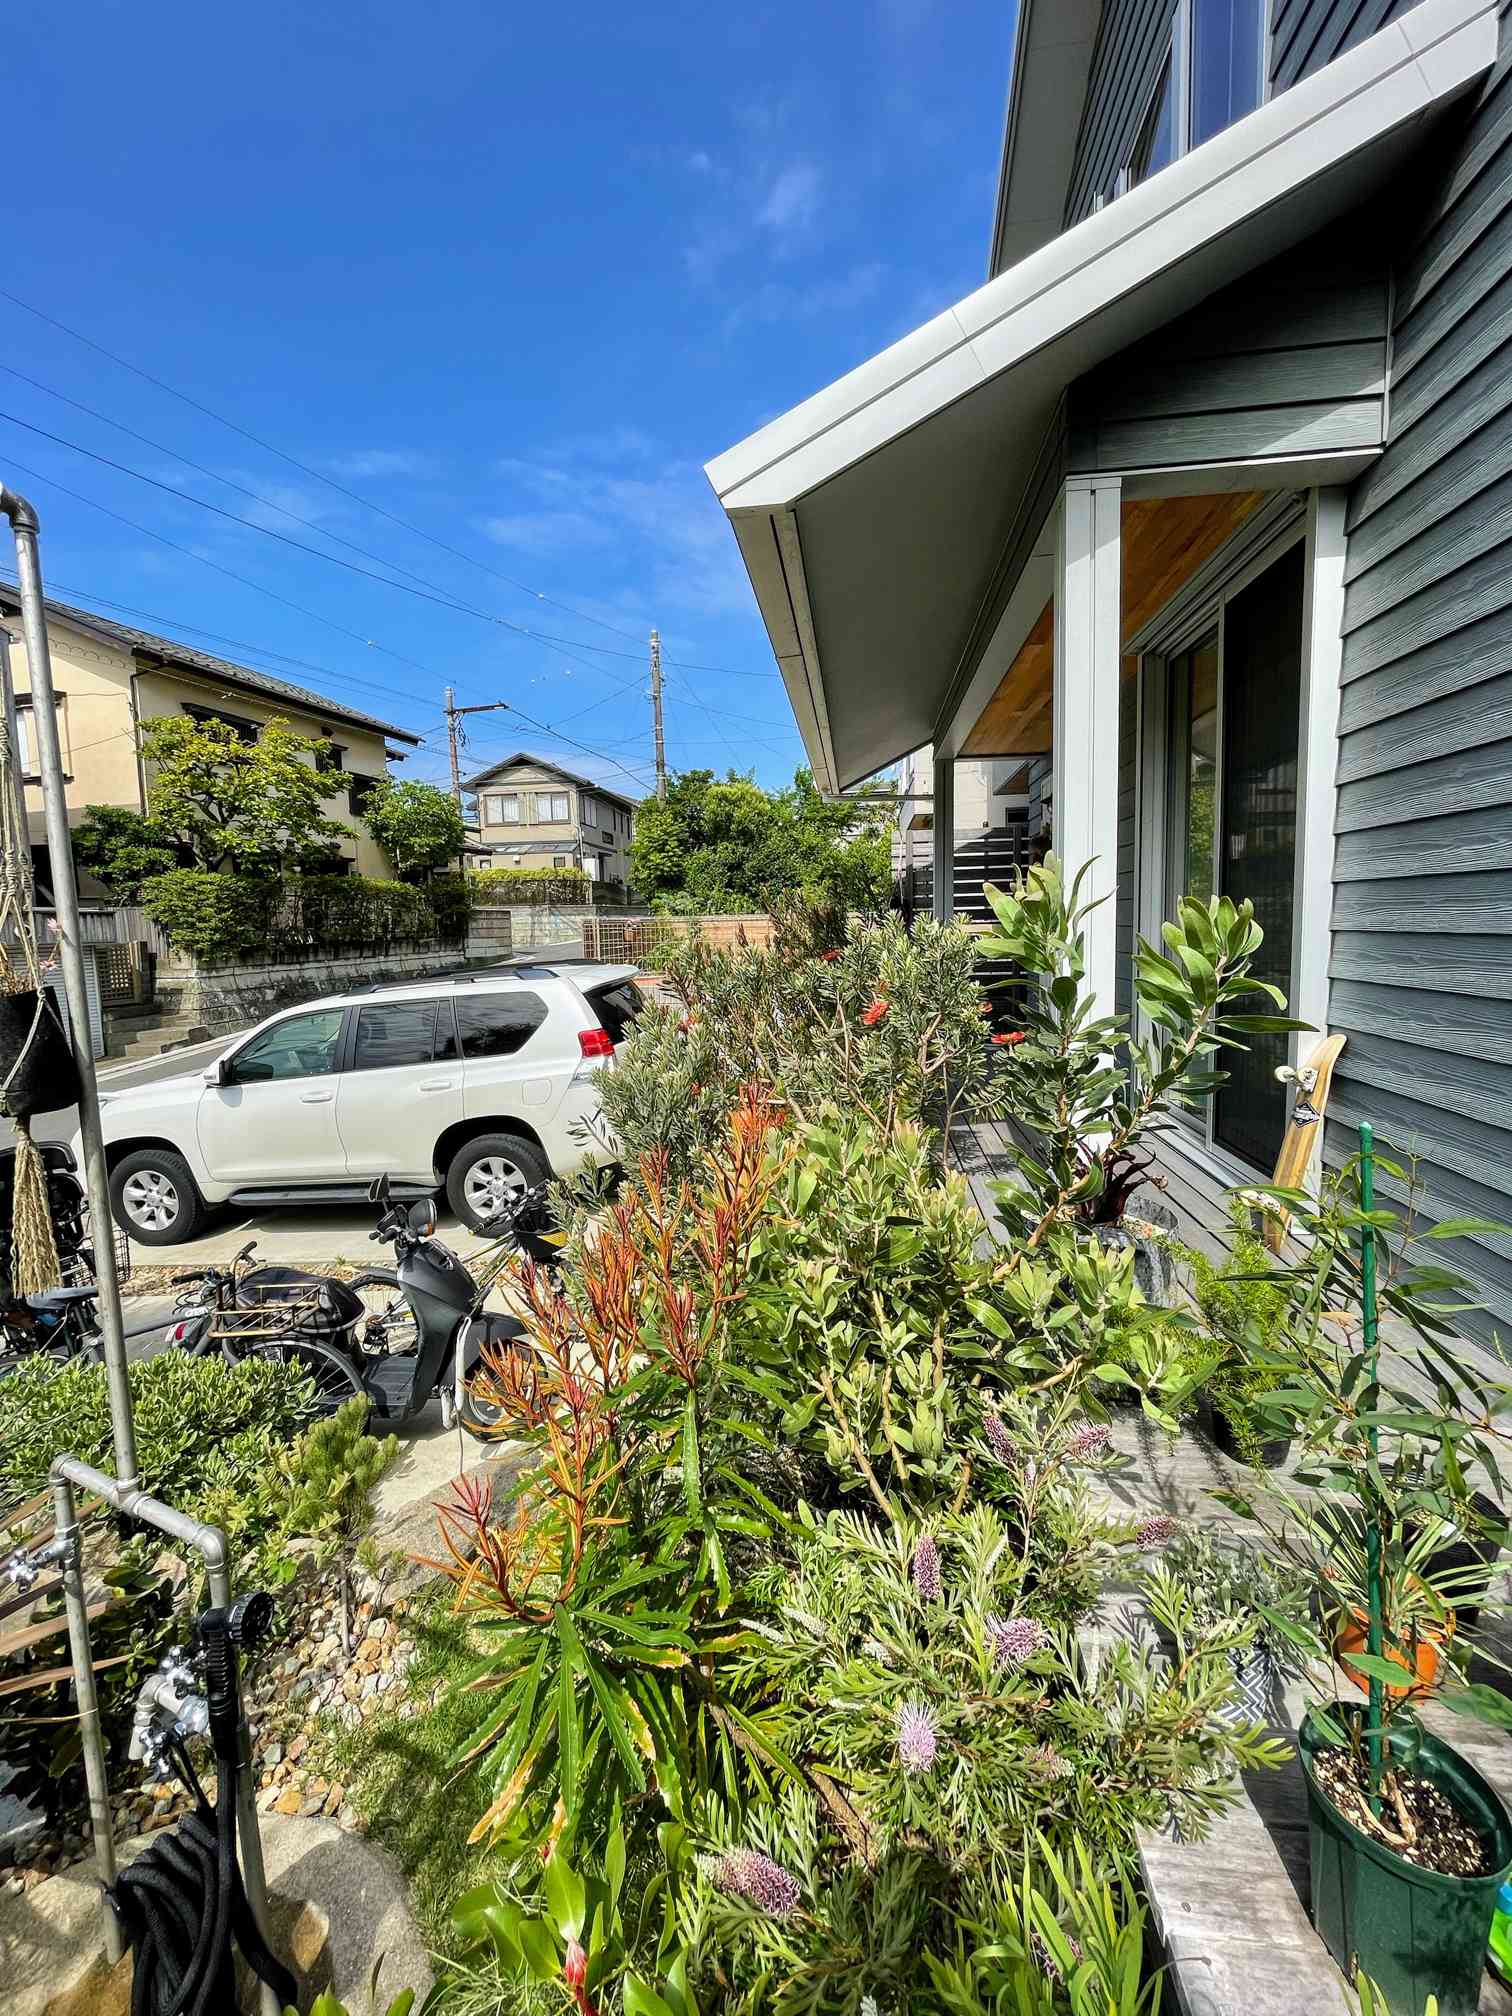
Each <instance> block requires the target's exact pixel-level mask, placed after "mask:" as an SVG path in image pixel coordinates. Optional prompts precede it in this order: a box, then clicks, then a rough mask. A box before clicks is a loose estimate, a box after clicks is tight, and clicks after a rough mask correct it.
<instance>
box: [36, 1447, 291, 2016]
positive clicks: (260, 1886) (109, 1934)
mask: <svg viewBox="0 0 1512 2016" xmlns="http://www.w3.org/2000/svg"><path fill="white" fill-rule="evenodd" d="M49 1474H50V1480H51V1483H52V1489H53V1508H54V1514H55V1518H56V1525H57V1532H56V1535H55V1537H56V1538H57V1539H58V1540H59V1541H61V1542H63V1543H64V1544H65V1545H66V1547H67V1550H68V1551H67V1555H66V1557H65V1564H64V1569H63V1600H64V1604H65V1606H66V1608H67V1612H68V1639H69V1646H70V1649H71V1651H72V1654H73V1663H74V1675H75V1679H76V1682H77V1685H78V1700H79V1739H80V1742H81V1743H82V1745H83V1749H84V1777H85V1782H86V1784H87V1785H88V1788H89V1821H90V1830H91V1832H92V1834H93V1836H94V1849H95V1866H96V1868H97V1869H98V1870H99V1873H100V1881H101V1883H102V1884H104V1885H105V1886H106V1887H107V1888H108V1887H109V1886H110V1885H111V1884H112V1883H114V1882H115V1878H116V1858H115V1837H114V1833H113V1831H112V1827H111V1813H110V1792H109V1788H108V1787H107V1785H106V1782H105V1739H104V1735H103V1732H102V1730H101V1728H100V1704H99V1696H98V1694H97V1692H96V1689H95V1679H94V1662H93V1654H92V1651H91V1647H90V1639H89V1614H88V1607H87V1605H86V1603H85V1600H84V1570H83V1560H82V1549H81V1547H80V1544H79V1524H78V1513H77V1509H76V1506H75V1501H74V1486H75V1485H77V1486H79V1488H80V1489H82V1490H84V1491H88V1492H91V1493H93V1494H94V1495H95V1496H96V1497H98V1498H103V1499H104V1501H105V1503H106V1504H107V1505H109V1506H110V1508H111V1510H112V1511H114V1512H119V1513H120V1514H121V1516H122V1517H123V1518H126V1519H137V1520H140V1521H141V1523H142V1524H143V1525H144V1526H153V1527H156V1529H157V1531H158V1532H159V1533H166V1534H167V1535H168V1537H169V1538H170V1539H171V1540H177V1541H178V1542H179V1543H180V1544H181V1545H182V1546H184V1547H188V1548H192V1549H193V1551H194V1552H195V1553H196V1554H198V1555H199V1557H200V1559H201V1560H202V1561H203V1562H204V1564H205V1573H206V1578H207V1580H208V1582H209V1585H210V1601H211V1603H212V1605H213V1606H214V1607H215V1608H217V1609H221V1610H225V1609H229V1608H230V1605H231V1598H232V1588H231V1551H230V1548H229V1547H228V1545H227V1543H226V1536H225V1534H224V1533H223V1532H222V1531H221V1529H220V1528H219V1526H207V1525H206V1524H205V1522H204V1521H203V1520H202V1519H191V1518H190V1517H189V1515H188V1514H187V1513H185V1512H176V1511H175V1510H174V1508H173V1507H172V1506H171V1505H164V1504H162V1503H161V1502H160V1500H158V1499H156V1498H152V1497H149V1496H148V1494H147V1493H146V1492H145V1491H144V1490H143V1489H142V1488H141V1486H140V1485H139V1484H136V1483H132V1484H129V1485H128V1484H123V1483H120V1482H118V1481H117V1480H116V1479H115V1478H114V1477H107V1476H106V1474H105V1472H104V1471H103V1470H96V1469H94V1468H93V1466H92V1465H90V1464H88V1463H84V1462H81V1461H80V1459H79V1458H78V1457H77V1456H60V1457H58V1458H57V1460H56V1461H55V1462H54V1464H53V1466H52V1470H51V1472H50V1473H49ZM237 1749H238V1751H239V1753H240V1755H239V1757H238V1759H237V1772H236V1819H237V1831H238V1833H239V1835H240V1838H241V1862H242V1882H243V1885H244V1887H245V1889H246V1893H247V1903H248V1906H249V1907H250V1909H251V1912H252V1916H253V1917H254V1918H255V1919H256V1921H257V1925H258V1928H259V1930H260V1931H261V1932H262V1935H263V1937H264V1938H265V1939H266V1938H267V1937H268V1879H267V1875H266V1872H265V1870H264V1868H263V1855H262V1836H261V1834H260V1833H259V1832H258V1826H257V1802H256V1798H255V1796H254V1793H253V1787H252V1743H251V1733H250V1731H249V1730H248V1727H247V1711H246V1708H245V1705H243V1706H242V1710H241V1715H240V1718H239V1731H238V1738H237ZM105 1950H106V1952H107V1953H108V1954H109V1956H110V1959H111V1962H112V1964H113V1963H114V1962H115V1961H117V1960H119V1959H120V1957H121V1952H122V1946H121V1928H120V1926H119V1924H118V1923H117V1920H116V1915H115V1913H114V1912H113V1911H108V1912H107V1914H106V1920H105ZM259 2000H260V2007H261V2011H262V2016H280V2011H279V2005H278V1999H277V1997H276V1996H275V1995H274V1993H273V1991H272V1989H271V1988H269V1987H267V1986H266V1985H265V1984H264V1985H262V1986H261V1987H260V1990H259Z"/></svg>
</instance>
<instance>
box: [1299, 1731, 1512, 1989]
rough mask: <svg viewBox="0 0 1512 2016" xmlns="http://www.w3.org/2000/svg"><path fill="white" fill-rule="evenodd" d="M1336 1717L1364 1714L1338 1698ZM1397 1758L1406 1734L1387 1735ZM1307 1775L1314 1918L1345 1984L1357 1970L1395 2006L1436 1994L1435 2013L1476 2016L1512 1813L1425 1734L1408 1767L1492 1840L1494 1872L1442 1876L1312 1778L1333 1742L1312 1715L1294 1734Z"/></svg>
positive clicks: (1509, 1856)
mask: <svg viewBox="0 0 1512 2016" xmlns="http://www.w3.org/2000/svg"><path fill="white" fill-rule="evenodd" d="M1332 1712H1333V1714H1334V1716H1335V1717H1336V1718H1337V1719H1338V1720H1340V1721H1350V1722H1355V1723H1358V1722H1359V1721H1360V1719H1361V1714H1362V1710H1361V1709H1360V1708H1359V1707H1358V1706H1356V1705H1352V1704H1350V1705H1346V1704H1345V1703H1342V1702H1340V1703H1336V1704H1335V1706H1334V1708H1333V1711H1332ZM1387 1740H1388V1743H1389V1746H1390V1749H1391V1752H1392V1755H1393V1756H1394V1757H1403V1756H1405V1754H1406V1752H1407V1748H1408V1733H1407V1731H1405V1730H1402V1731H1397V1732H1389V1733H1388V1739H1387ZM1299 1742H1300V1747H1301V1752H1302V1771H1303V1775H1304V1777H1305V1778H1306V1781H1307V1821H1308V1846H1309V1850H1310V1856H1311V1862H1312V1914H1313V1924H1314V1925H1315V1926H1316V1927H1317V1929H1318V1933H1319V1936H1320V1937H1321V1938H1322V1940H1323V1943H1324V1944H1325V1945H1326V1946H1327V1948H1328V1950H1329V1952H1330V1953H1331V1954H1332V1955H1333V1958H1334V1960H1335V1961H1336V1962H1337V1964H1338V1965H1339V1967H1340V1968H1341V1969H1342V1970H1343V1972H1344V1974H1345V1976H1346V1977H1347V1978H1348V1979H1349V1980H1351V1981H1352V1980H1353V1979H1354V1977H1355V1973H1356V1971H1357V1970H1360V1969H1363V1971H1364V1972H1365V1973H1366V1974H1368V1975H1369V1976H1370V1978H1371V1979H1372V1980H1373V1981H1374V1982H1375V1983H1376V1985H1377V1986H1378V1987H1379V1988H1380V1990H1381V1992H1382V1993H1383V1995H1384V1996H1385V1998H1386V2002H1387V2006H1388V2007H1389V2008H1391V2009H1393V2010H1396V2009H1400V2010H1403V2011H1416V2010H1421V2009H1422V2008H1423V2007H1424V2005H1425V2004H1426V2002H1427V1999H1428V1997H1429V1996H1430V1995H1436V1996H1437V1997H1438V2007H1439V2016H1476V2011H1477V2009H1478V2008H1479V2006H1480V1994H1481V1976H1482V1973H1483V1971H1484V1969H1485V1964H1486V1941H1487V1939H1488V1937H1489V1935H1490V1931H1491V1914H1492V1912H1493V1911H1494V1910H1495V1908H1496V1893H1497V1891H1498V1890H1499V1889H1500V1888H1501V1885H1502V1882H1503V1880H1504V1879H1505V1878H1506V1876H1507V1875H1508V1873H1509V1871H1512V1818H1509V1816H1508V1813H1507V1809H1506V1807H1505V1806H1503V1804H1502V1802H1501V1800H1500V1799H1499V1798H1498V1797H1497V1795H1496V1793H1495V1792H1494V1791H1493V1790H1492V1789H1491V1787H1490V1786H1489V1785H1488V1784H1487V1783H1486V1781H1485V1779H1484V1778H1483V1777H1482V1776H1481V1774H1480V1773H1479V1771H1477V1770H1476V1769H1475V1767H1474V1765H1472V1764H1468V1763H1467V1762H1466V1761H1465V1759H1464V1758H1463V1757H1461V1756H1460V1754H1459V1752H1458V1751H1457V1750H1452V1749H1451V1748H1450V1747H1449V1745H1448V1744H1447V1743H1441V1742H1439V1740H1438V1739H1437V1737H1434V1736H1428V1735H1424V1736H1423V1737H1422V1739H1421V1742H1422V1748H1421V1750H1420V1751H1419V1753H1418V1756H1417V1757H1416V1759H1415V1760H1414V1762H1413V1767H1412V1768H1413V1769H1414V1770H1417V1771H1420V1772H1421V1773H1422V1775H1423V1776H1424V1777H1425V1778H1430V1779H1432V1780H1433V1782H1434V1783H1435V1784H1436V1785H1439V1786H1441V1787H1442V1788H1443V1790H1444V1792H1445V1793H1446V1794H1447V1795H1448V1797H1449V1798H1450V1799H1452V1800H1453V1802H1454V1804H1455V1806H1456V1807H1457V1808H1458V1809H1459V1811H1460V1812H1461V1813H1462V1814H1463V1815H1464V1816H1465V1818H1466V1819H1467V1820H1469V1821H1470V1822H1471V1824H1472V1825H1473V1826H1474V1827H1475V1828H1476V1829H1477V1830H1478V1832H1479V1833H1480V1834H1481V1835H1482V1836H1483V1837H1484V1838H1485V1839H1486V1841H1487V1842H1488V1843H1489V1845H1490V1851H1491V1854H1490V1859H1491V1863H1492V1869H1491V1873H1490V1874H1489V1875H1486V1876H1474V1877H1467V1876H1439V1875H1436V1874H1435V1873H1434V1872H1433V1871H1432V1870H1428V1869H1419V1868H1418V1867H1417V1866H1416V1865H1415V1864H1414V1863H1411V1862H1404V1861H1403V1859H1402V1857H1401V1856H1400V1855H1397V1854H1394V1853H1393V1852H1392V1850H1391V1849H1390V1848H1388V1847H1386V1845H1385V1844H1384V1842H1380V1841H1373V1840H1372V1839H1371V1838H1370V1837H1369V1836H1368V1835H1366V1834H1362V1833H1361V1832H1360V1830H1359V1829H1358V1828H1357V1827H1356V1826H1354V1825H1353V1824H1352V1822H1350V1821H1348V1820H1346V1819H1345V1818H1344V1815H1343V1814H1342V1813H1341V1812H1340V1811H1339V1809H1338V1808H1337V1807H1336V1806H1335V1805H1334V1803H1333V1801H1332V1800H1331V1799H1330V1798H1329V1797H1328V1795H1327V1793H1326V1792H1324V1790H1323V1789H1322V1787H1321V1786H1320V1785H1319V1784H1318V1782H1317V1779H1316V1778H1315V1776H1314V1775H1313V1757H1314V1755H1315V1753H1316V1752H1317V1751H1319V1750H1322V1749H1326V1748H1328V1747H1329V1744H1328V1739H1327V1737H1325V1736H1324V1735H1323V1734H1322V1733H1321V1731H1320V1730H1319V1729H1318V1728H1317V1726H1316V1724H1315V1723H1314V1722H1313V1720H1312V1718H1311V1716H1308V1717H1305V1718H1304V1720H1303V1723H1302V1728H1301V1731H1300V1732H1299Z"/></svg>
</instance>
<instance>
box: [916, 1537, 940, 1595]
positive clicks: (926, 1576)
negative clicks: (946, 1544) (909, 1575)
mask: <svg viewBox="0 0 1512 2016" xmlns="http://www.w3.org/2000/svg"><path fill="white" fill-rule="evenodd" d="M913 1585H914V1589H915V1591H916V1592H917V1594H918V1597H919V1600H920V1602H922V1603H938V1602H939V1600H940V1588H941V1584H940V1550H939V1548H938V1546H937V1545H936V1544H935V1537H934V1535H933V1534H932V1533H921V1534H920V1535H919V1544H918V1546H917V1547H915V1548H914V1556H913Z"/></svg>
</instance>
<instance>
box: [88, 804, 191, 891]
mask: <svg viewBox="0 0 1512 2016" xmlns="http://www.w3.org/2000/svg"><path fill="white" fill-rule="evenodd" d="M86 809H87V811H88V815H89V816H88V818H86V819H85V821H84V823H83V824H82V825H81V826H77V827H75V829H74V836H73V851H74V860H75V861H76V862H77V863H78V865H79V867H80V868H82V869H84V870H85V871H86V872H87V873H88V874H90V875H93V876H94V878H95V880H96V881H97V882H103V883H104V885H105V887H106V888H107V889H108V890H109V891H110V893H111V895H112V896H118V897H119V898H120V899H121V901H122V902H123V903H132V902H135V901H136V899H137V897H138V896H139V895H140V894H141V889H142V884H143V883H144V882H146V881H149V880H150V879H151V878H152V877H153V876H154V875H166V874H168V873H169V872H170V871H171V870H172V869H174V868H177V867H178V865H179V849H178V843H177V841H176V840H175V839H174V836H173V834H172V832H171V831H170V830H169V828H168V827H166V826H165V825H163V824H162V822H161V821H160V820H157V819H148V818H145V817H144V816H143V815H142V814H141V813H140V812H133V811H131V810H130V809H129V808H128V807H127V806H125V805H90V806H88V807H87V808H86Z"/></svg>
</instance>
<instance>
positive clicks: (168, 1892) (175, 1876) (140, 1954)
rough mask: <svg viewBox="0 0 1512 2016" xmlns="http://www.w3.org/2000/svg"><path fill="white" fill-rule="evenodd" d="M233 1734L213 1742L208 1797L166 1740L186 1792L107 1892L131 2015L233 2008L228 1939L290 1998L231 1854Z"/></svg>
mask: <svg viewBox="0 0 1512 2016" xmlns="http://www.w3.org/2000/svg"><path fill="white" fill-rule="evenodd" d="M238 1745H239V1735H238V1733H237V1732H232V1734H231V1737H230V1740H229V1741H228V1740H227V1739H226V1735H225V1732H224V1731H222V1732H220V1733H219V1734H218V1738H217V1742H216V1753H217V1754H216V1788H217V1789H216V1803H215V1805H214V1807H212V1806H211V1805H210V1803H209V1801H208V1800H207V1799H206V1798H205V1795H204V1792H203V1791H202V1790H201V1787H200V1784H199V1780H198V1779H197V1778H196V1776H195V1773H194V1767H193V1765H192V1764H191V1763H190V1761H189V1756H188V1753H187V1751H186V1750H185V1749H184V1746H183V1744H182V1742H180V1741H175V1743H174V1746H173V1749H174V1756H175V1760H176V1762H177V1763H178V1767H179V1773H180V1776H181V1777H182V1778H183V1780H184V1784H185V1787H186V1789H187V1790H188V1791H189V1792H190V1794H191V1796H192V1797H193V1799H194V1801H195V1806H194V1810H193V1812H191V1813H186V1814H185V1815H184V1817H183V1819H182V1820H181V1821H180V1822H179V1823H178V1825H177V1827H176V1828H174V1829H173V1830H172V1831H171V1832H166V1833H163V1834H160V1835H158V1836H157V1838H156V1839H155V1840H154V1841H153V1842H152V1844H151V1845H150V1846H149V1847H148V1848H147V1849H146V1850H144V1852H143V1853H142V1854H141V1855H140V1856H138V1858H137V1860H136V1861H135V1862H133V1863H132V1864H131V1866H130V1867H129V1868H126V1869H123V1870H122V1871H121V1873H120V1875H119V1876H118V1877H117V1878H116V1881H115V1884H114V1886H113V1888H112V1889H111V1891H110V1901H111V1903H112V1905H113V1906H114V1908H115V1911H116V1914H117V1916H118V1917H119V1918H120V1921H121V1926H122V1929H123V1931H124V1933H125V1936H126V1940H127V1943H128V1944H129V1945H130V1947H131V1949H132V1954H133V1966H134V1978H133V1982H132V1991H131V2016H228V2012H230V2011H232V2010H234V2009H235V2008H236V2007H237V1997H236V1968H235V1962H234V1960H233V1958H232V1953H233V1948H239V1949H240V1951H241V1954H242V1958H243V1959H244V1960H245V1961H246V1962H247V1965H248V1966H249V1967H250V1968H251V1969H252V1971H253V1973H254V1974H256V1975H257V1977H258V1978H259V1980H261V1981H263V1982H265V1983H266V1984H267V1986H268V1987H269V1988H271V1989H272V1990H273V1992H274V1994H275V1995H276V1996H277V1997H278V2004H279V2007H280V2008H281V2009H282V2008H288V2007H289V2006H290V2005H291V2004H293V2003H294V2001H295V1998H296V1995H297V1992H298V1991H297V1987H296V1984H295V1980H294V1976H293V1975H292V1974H291V1973H290V1972H289V1970H288V1968H287V1967H285V1966H284V1965H283V1963H282V1962H281V1961H280V1960H278V1959H277V1958H275V1956H274V1955H273V1954H272V1953H271V1952H270V1951H269V1949H268V1945H267V1942H266V1940H265V1939H264V1938H263V1935H262V1932H261V1931H260V1929H259V1928H258V1925H257V1921H256V1919H255V1918H254V1917H253V1916H252V1907H251V1905H250V1904H249V1903H248V1902H247V1894H246V1891H245V1890H244V1888H243V1887H242V1879H241V1869H240V1867H239V1866H238V1863H237V1859H236V1788H237V1776H238V1771H239V1757H238Z"/></svg>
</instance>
